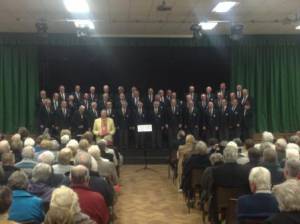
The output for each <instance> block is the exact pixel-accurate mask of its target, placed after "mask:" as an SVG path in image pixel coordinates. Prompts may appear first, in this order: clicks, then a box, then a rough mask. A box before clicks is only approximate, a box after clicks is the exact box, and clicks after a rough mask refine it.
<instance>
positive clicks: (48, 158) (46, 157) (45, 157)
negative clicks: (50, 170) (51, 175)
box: [38, 151, 55, 166]
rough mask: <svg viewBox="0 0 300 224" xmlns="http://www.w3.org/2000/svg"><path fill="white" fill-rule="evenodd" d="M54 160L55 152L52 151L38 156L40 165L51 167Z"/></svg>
mask: <svg viewBox="0 0 300 224" xmlns="http://www.w3.org/2000/svg"><path fill="white" fill-rule="evenodd" d="M54 160H55V156H54V154H53V152H51V151H45V152H42V153H41V154H40V155H39V156H38V162H39V163H47V164H49V165H50V166H51V165H52V164H53V163H54Z"/></svg>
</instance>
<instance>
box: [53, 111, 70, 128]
mask: <svg viewBox="0 0 300 224" xmlns="http://www.w3.org/2000/svg"><path fill="white" fill-rule="evenodd" d="M70 119H71V118H70V111H69V110H68V109H66V116H65V115H64V114H63V112H62V110H61V109H58V110H57V111H56V112H55V114H54V121H55V122H54V123H55V126H57V127H58V128H59V129H69V128H70V126H71V121H70Z"/></svg>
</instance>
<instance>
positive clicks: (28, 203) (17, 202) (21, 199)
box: [7, 171, 44, 223]
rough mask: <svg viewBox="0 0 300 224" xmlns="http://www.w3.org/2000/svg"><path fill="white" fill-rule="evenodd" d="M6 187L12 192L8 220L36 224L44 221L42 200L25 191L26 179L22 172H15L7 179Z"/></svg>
mask: <svg viewBox="0 0 300 224" xmlns="http://www.w3.org/2000/svg"><path fill="white" fill-rule="evenodd" d="M7 185H8V187H10V189H11V190H12V191H13V194H12V195H13V198H12V205H11V207H10V209H9V220H13V221H16V222H29V221H31V222H37V223H41V222H43V220H44V212H43V202H42V199H40V198H39V197H36V196H34V195H32V194H30V193H29V192H28V191H26V189H27V186H28V178H27V176H26V174H25V173H24V172H23V171H15V172H14V173H13V174H12V175H11V176H10V177H9V179H8V184H7Z"/></svg>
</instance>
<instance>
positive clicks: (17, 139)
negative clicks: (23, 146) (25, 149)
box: [10, 133, 21, 142]
mask: <svg viewBox="0 0 300 224" xmlns="http://www.w3.org/2000/svg"><path fill="white" fill-rule="evenodd" d="M13 141H21V135H20V134H19V133H16V134H14V135H12V136H11V138H10V142H13Z"/></svg>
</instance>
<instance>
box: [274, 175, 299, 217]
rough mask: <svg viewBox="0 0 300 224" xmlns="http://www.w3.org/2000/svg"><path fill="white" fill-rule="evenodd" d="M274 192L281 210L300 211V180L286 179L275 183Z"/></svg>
mask: <svg viewBox="0 0 300 224" xmlns="http://www.w3.org/2000/svg"><path fill="white" fill-rule="evenodd" d="M273 194H274V196H275V197H276V200H277V202H278V207H279V210H280V211H281V212H299V211H300V183H299V181H298V180H290V181H285V182H283V183H282V184H278V185H275V186H274V187H273Z"/></svg>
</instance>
